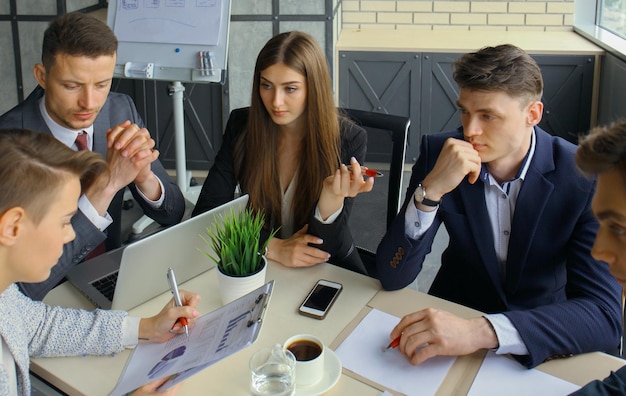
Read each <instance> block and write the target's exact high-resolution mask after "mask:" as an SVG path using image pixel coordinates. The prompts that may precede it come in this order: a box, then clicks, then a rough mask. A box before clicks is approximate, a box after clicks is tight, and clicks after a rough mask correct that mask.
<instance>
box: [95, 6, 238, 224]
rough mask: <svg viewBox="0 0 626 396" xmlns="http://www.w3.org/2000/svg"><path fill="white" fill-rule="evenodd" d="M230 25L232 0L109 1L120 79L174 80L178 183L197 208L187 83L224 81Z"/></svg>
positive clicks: (109, 19) (173, 102)
mask: <svg viewBox="0 0 626 396" xmlns="http://www.w3.org/2000/svg"><path fill="white" fill-rule="evenodd" d="M229 23H230V0H194V1H185V0H109V7H108V13H107V24H108V25H109V27H110V28H111V29H112V30H113V32H114V33H115V35H116V36H117V38H118V41H119V46H118V50H117V61H116V65H115V71H114V77H118V78H130V79H140V80H160V81H169V82H170V86H169V94H170V95H171V96H172V104H173V111H174V136H175V144H176V181H177V184H178V186H179V187H180V189H181V191H182V192H183V195H184V196H185V198H186V199H187V200H189V201H190V202H192V203H194V204H195V202H196V200H197V198H198V193H199V192H198V188H199V187H198V188H195V189H192V188H191V187H190V186H189V181H190V178H191V176H190V174H188V172H187V165H186V153H185V130H184V128H185V126H184V110H183V96H184V91H185V87H184V86H183V84H182V83H184V82H189V83H220V84H223V83H224V81H225V78H226V58H227V54H228V31H229ZM134 231H135V232H136V231H137V230H136V229H135V230H134Z"/></svg>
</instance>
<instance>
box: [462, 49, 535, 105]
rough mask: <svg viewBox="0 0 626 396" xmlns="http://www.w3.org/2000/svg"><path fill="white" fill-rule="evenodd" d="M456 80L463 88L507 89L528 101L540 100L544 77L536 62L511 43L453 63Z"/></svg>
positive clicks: (484, 50) (473, 54)
mask: <svg viewBox="0 0 626 396" xmlns="http://www.w3.org/2000/svg"><path fill="white" fill-rule="evenodd" d="M453 71H454V74H453V76H454V81H456V83H457V84H458V85H459V87H460V88H462V89H469V90H476V91H486V92H494V91H504V92H506V93H507V94H509V95H510V96H512V97H515V98H521V99H523V101H524V102H525V103H529V102H530V101H533V100H541V95H542V94H543V79H542V77H541V70H540V69H539V66H538V65H537V62H535V60H534V59H533V58H532V57H531V56H530V55H528V54H527V53H526V52H525V51H524V50H522V49H521V48H518V47H516V46H514V45H511V44H502V45H498V46H496V47H483V48H481V49H480V50H479V51H477V52H471V53H468V54H465V55H463V56H461V57H460V58H459V59H457V60H456V61H455V62H454V64H453Z"/></svg>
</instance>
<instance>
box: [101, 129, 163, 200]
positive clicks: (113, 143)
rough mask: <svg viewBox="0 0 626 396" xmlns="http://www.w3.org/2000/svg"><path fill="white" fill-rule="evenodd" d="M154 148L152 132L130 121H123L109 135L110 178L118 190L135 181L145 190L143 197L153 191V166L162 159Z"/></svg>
mask: <svg viewBox="0 0 626 396" xmlns="http://www.w3.org/2000/svg"><path fill="white" fill-rule="evenodd" d="M154 146H155V142H154V139H152V138H151V137H150V132H148V130H147V129H146V128H139V126H138V125H137V124H131V123H130V121H124V122H123V123H121V124H119V125H116V126H115V127H113V128H111V129H109V130H108V131H107V158H106V159H107V163H108V164H109V168H110V169H109V170H110V172H111V175H110V176H111V178H112V179H113V180H115V181H116V184H117V187H119V188H118V190H119V189H121V188H123V187H124V186H126V185H127V184H129V183H131V182H133V181H134V182H135V183H136V184H137V185H138V186H140V187H142V188H141V190H142V192H143V193H144V194H146V193H149V192H150V191H151V188H150V187H151V186H150V185H147V183H148V181H149V180H150V177H151V176H152V177H154V175H153V174H152V171H151V169H150V164H151V163H152V162H154V161H156V159H157V158H159V151H158V150H153V148H154ZM155 181H156V180H155ZM157 184H158V182H157ZM159 192H160V191H159ZM146 195H148V196H149V194H146ZM156 198H157V199H158V196H157V197H156Z"/></svg>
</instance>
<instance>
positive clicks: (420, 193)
mask: <svg viewBox="0 0 626 396" xmlns="http://www.w3.org/2000/svg"><path fill="white" fill-rule="evenodd" d="M425 197H426V190H424V187H422V186H421V185H419V186H417V190H415V199H416V200H417V202H422V201H423V200H424V198H425Z"/></svg>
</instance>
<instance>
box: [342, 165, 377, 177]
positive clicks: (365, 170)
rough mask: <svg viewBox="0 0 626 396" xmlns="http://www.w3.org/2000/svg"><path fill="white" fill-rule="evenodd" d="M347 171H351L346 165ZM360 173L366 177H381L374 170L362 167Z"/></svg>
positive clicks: (350, 167)
mask: <svg viewBox="0 0 626 396" xmlns="http://www.w3.org/2000/svg"><path fill="white" fill-rule="evenodd" d="M348 170H349V171H351V170H352V166H350V165H348ZM361 171H362V173H363V174H364V175H365V176H367V177H381V176H382V175H383V174H382V173H381V172H379V171H377V170H375V169H369V168H366V167H364V166H362V167H361Z"/></svg>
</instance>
